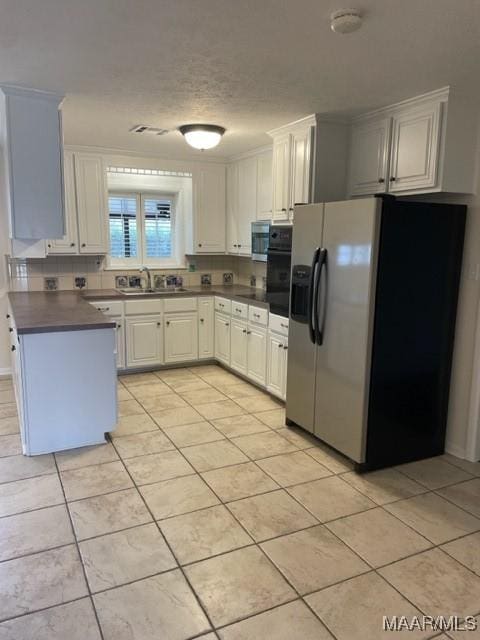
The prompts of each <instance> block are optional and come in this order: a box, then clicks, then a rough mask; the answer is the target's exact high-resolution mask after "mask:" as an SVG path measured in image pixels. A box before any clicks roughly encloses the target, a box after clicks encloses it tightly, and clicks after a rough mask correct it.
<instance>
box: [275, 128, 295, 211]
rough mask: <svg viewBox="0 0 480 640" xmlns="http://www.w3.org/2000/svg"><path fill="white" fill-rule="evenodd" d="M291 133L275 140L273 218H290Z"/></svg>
mask: <svg viewBox="0 0 480 640" xmlns="http://www.w3.org/2000/svg"><path fill="white" fill-rule="evenodd" d="M290 143H291V138H290V134H287V135H284V136H279V137H278V138H276V139H275V140H274V142H273V174H272V176H273V177H272V179H273V216H272V218H273V220H288V207H289V201H290V193H289V182H290V180H289V178H290V175H289V174H290V149H291V144H290Z"/></svg>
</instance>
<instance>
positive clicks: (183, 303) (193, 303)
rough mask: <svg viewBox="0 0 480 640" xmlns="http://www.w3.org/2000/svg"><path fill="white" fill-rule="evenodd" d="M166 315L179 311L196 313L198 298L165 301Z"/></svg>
mask: <svg viewBox="0 0 480 640" xmlns="http://www.w3.org/2000/svg"><path fill="white" fill-rule="evenodd" d="M163 310H164V311H165V313H168V312H173V313H176V312H177V311H196V310H197V298H167V299H166V300H164V301H163Z"/></svg>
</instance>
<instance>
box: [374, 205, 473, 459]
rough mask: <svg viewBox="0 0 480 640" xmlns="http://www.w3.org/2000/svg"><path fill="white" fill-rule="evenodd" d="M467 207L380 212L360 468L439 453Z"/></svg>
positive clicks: (408, 207) (385, 207) (386, 208)
mask: <svg viewBox="0 0 480 640" xmlns="http://www.w3.org/2000/svg"><path fill="white" fill-rule="evenodd" d="M465 218H466V207H465V206H463V205H443V204H427V203H416V202H405V201H403V202H399V201H398V200H394V199H393V198H392V199H390V198H386V199H385V200H384V203H383V207H382V218H381V229H380V245H379V261H378V275H377V288H376V300H375V318H374V332H373V348H372V363H371V378H370V391H369V393H370V398H369V412H368V429H367V452H366V463H365V465H363V467H364V468H368V469H375V468H380V467H386V466H389V465H393V464H400V463H403V462H409V461H413V460H419V459H421V458H426V457H429V456H435V455H439V454H441V453H443V451H444V442H445V429H446V422H447V411H448V396H449V387H450V371H451V364H452V353H453V340H454V334H455V319H456V311H457V298H458V287H459V280H460V271H461V262H462V252H463V239H464V232H465Z"/></svg>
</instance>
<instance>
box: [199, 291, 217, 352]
mask: <svg viewBox="0 0 480 640" xmlns="http://www.w3.org/2000/svg"><path fill="white" fill-rule="evenodd" d="M214 336H215V332H214V326H213V298H199V299H198V357H199V359H202V358H213V356H214V351H215V345H214Z"/></svg>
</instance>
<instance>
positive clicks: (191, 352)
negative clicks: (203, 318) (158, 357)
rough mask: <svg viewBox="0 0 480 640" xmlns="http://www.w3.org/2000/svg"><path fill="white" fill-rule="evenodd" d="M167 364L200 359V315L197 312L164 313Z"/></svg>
mask: <svg viewBox="0 0 480 640" xmlns="http://www.w3.org/2000/svg"><path fill="white" fill-rule="evenodd" d="M164 325H165V332H164V350H165V364H169V363H173V362H188V361H189V360H197V359H198V316H197V313H196V312H187V313H167V314H165V315H164Z"/></svg>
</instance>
